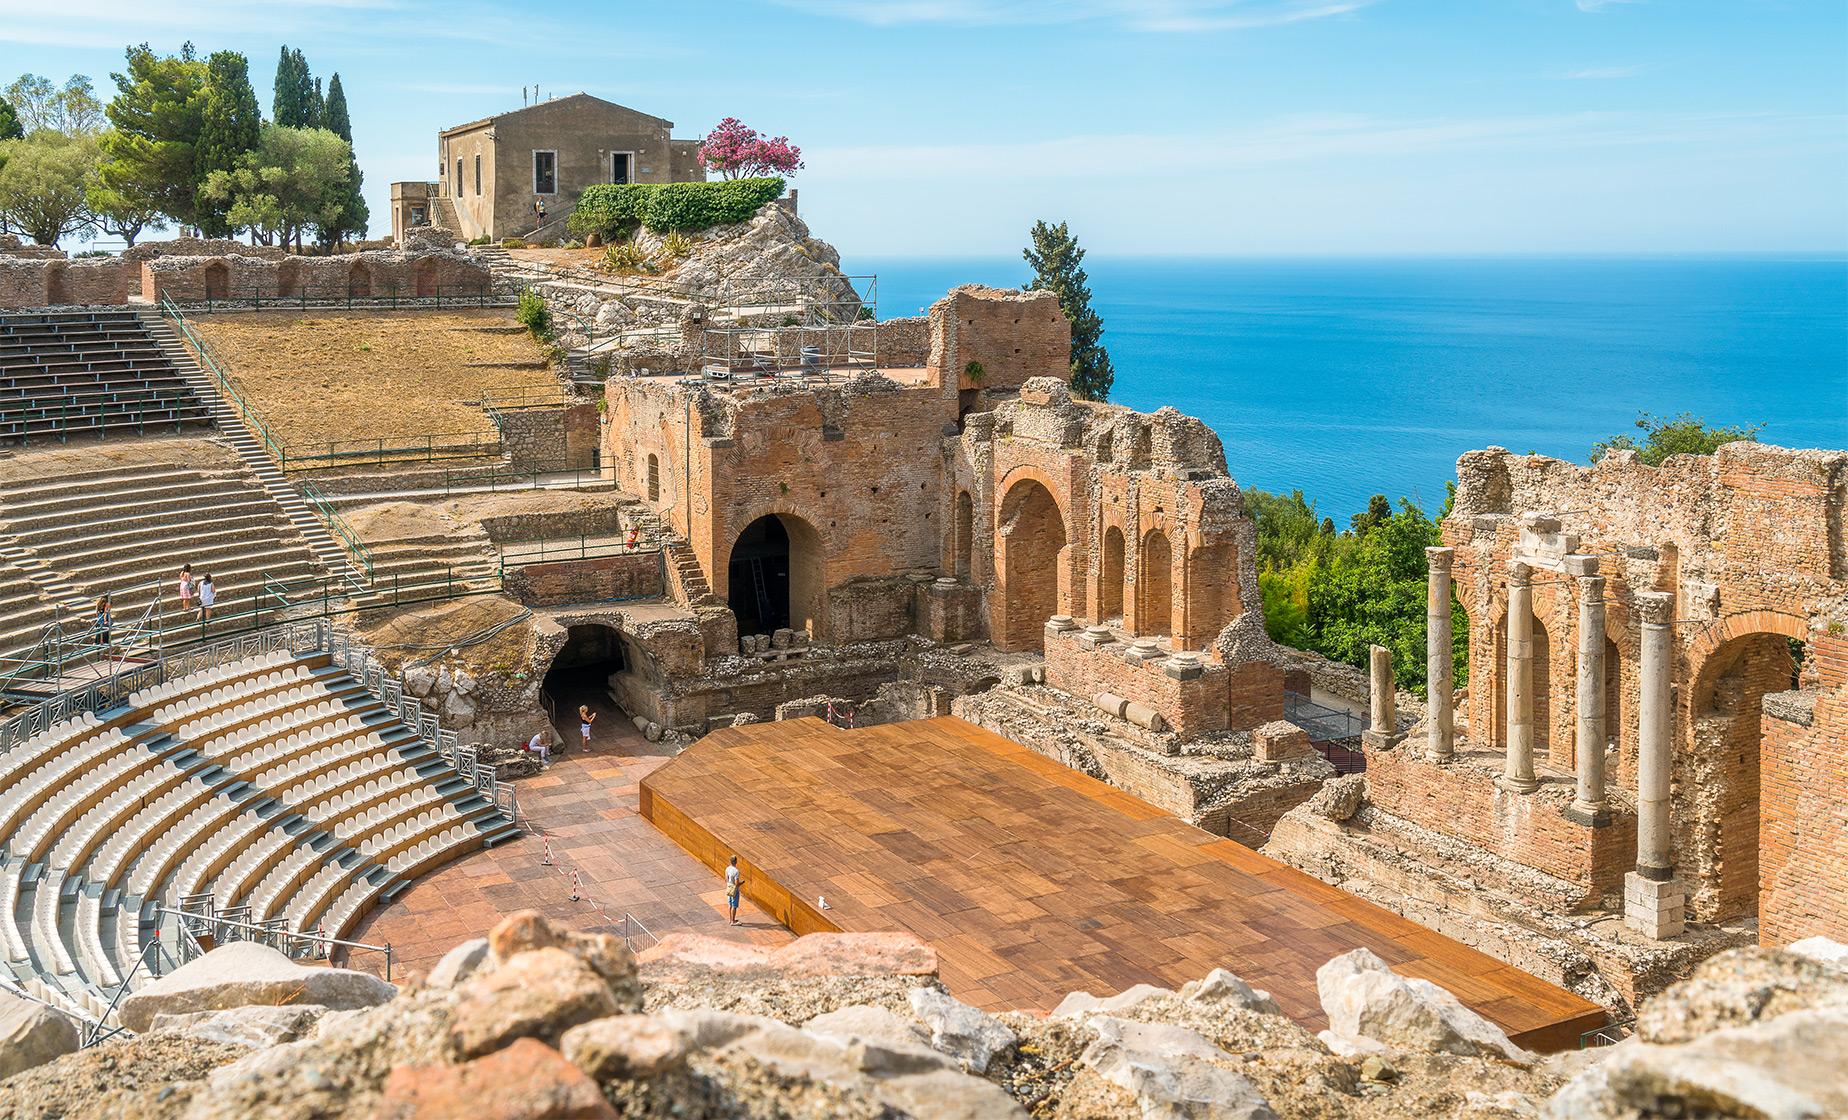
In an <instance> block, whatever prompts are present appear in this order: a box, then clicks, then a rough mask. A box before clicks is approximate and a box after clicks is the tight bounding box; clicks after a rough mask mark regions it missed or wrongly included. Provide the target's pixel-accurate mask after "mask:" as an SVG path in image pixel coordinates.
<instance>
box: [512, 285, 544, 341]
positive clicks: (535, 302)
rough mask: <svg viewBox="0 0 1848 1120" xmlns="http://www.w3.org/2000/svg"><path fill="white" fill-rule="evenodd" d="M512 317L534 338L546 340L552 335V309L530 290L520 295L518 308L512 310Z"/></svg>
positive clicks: (537, 294) (536, 293)
mask: <svg viewBox="0 0 1848 1120" xmlns="http://www.w3.org/2000/svg"><path fill="white" fill-rule="evenodd" d="M513 317H514V318H515V319H516V320H518V321H519V324H520V325H521V326H522V327H525V328H526V330H527V332H528V333H529V334H531V335H532V336H533V337H534V338H547V337H549V336H550V335H551V333H552V309H551V308H549V307H547V306H546V305H545V300H544V299H543V298H541V297H540V295H539V293H538V292H535V291H533V290H532V289H531V288H528V289H526V290H525V291H523V292H521V293H520V306H519V307H518V308H517V309H515V310H514V313H513Z"/></svg>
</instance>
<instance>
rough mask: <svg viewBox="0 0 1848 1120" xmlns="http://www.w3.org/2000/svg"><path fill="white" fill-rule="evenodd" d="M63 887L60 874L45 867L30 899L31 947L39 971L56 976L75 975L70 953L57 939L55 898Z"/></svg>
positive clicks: (55, 869)
mask: <svg viewBox="0 0 1848 1120" xmlns="http://www.w3.org/2000/svg"><path fill="white" fill-rule="evenodd" d="M63 887H64V872H62V871H60V870H58V869H57V868H55V867H48V868H46V869H45V873H44V874H43V875H41V876H39V881H38V886H37V887H36V892H37V893H35V894H34V895H33V896H32V943H33V945H34V946H35V947H36V948H37V949H38V959H39V968H40V969H49V970H51V971H52V972H55V973H57V974H58V975H60V976H64V975H68V974H69V973H72V972H76V971H77V963H76V962H75V961H73V960H72V959H71V952H70V949H69V948H68V947H67V946H66V945H65V944H64V938H62V937H59V936H58V905H59V902H60V901H61V900H60V899H59V897H58V896H59V892H60V891H62V889H63Z"/></svg>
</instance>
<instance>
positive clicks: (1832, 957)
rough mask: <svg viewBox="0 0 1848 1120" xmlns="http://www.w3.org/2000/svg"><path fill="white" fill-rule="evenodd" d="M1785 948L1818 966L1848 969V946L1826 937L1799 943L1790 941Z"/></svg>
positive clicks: (1807, 938)
mask: <svg viewBox="0 0 1848 1120" xmlns="http://www.w3.org/2000/svg"><path fill="white" fill-rule="evenodd" d="M1785 948H1786V949H1787V950H1788V951H1789V952H1792V953H1795V954H1797V955H1798V956H1799V957H1808V958H1809V959H1810V960H1813V961H1815V962H1817V963H1818V964H1826V965H1833V966H1834V967H1836V968H1842V969H1848V945H1843V944H1842V943H1841V942H1839V941H1833V940H1831V939H1829V938H1827V937H1805V938H1804V939H1803V940H1801V941H1792V942H1791V943H1790V944H1789V945H1787V946H1785Z"/></svg>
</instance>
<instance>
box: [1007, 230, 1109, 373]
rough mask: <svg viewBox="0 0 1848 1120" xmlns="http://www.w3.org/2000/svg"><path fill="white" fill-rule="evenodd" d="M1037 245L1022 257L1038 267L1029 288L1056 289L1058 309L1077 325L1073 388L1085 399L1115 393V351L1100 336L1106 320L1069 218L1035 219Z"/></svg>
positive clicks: (1073, 358) (1073, 350)
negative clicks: (1096, 307)
mask: <svg viewBox="0 0 1848 1120" xmlns="http://www.w3.org/2000/svg"><path fill="white" fill-rule="evenodd" d="M1032 236H1033V245H1032V247H1030V248H1028V249H1026V250H1024V251H1023V252H1022V253H1021V256H1023V257H1025V258H1026V261H1027V263H1028V264H1030V265H1032V266H1033V274H1034V275H1033V282H1032V283H1030V284H1028V285H1027V288H1028V290H1030V291H1044V292H1052V293H1053V294H1055V295H1057V296H1058V297H1059V308H1060V310H1062V311H1064V312H1065V317H1066V319H1068V320H1070V322H1071V325H1072V392H1074V393H1076V394H1078V395H1079V396H1080V397H1083V398H1084V399H1086V400H1092V401H1102V400H1108V399H1109V398H1110V385H1111V383H1112V382H1113V381H1115V380H1116V371H1115V370H1113V369H1112V368H1111V367H1110V353H1109V351H1107V350H1105V349H1104V347H1103V345H1102V344H1101V343H1100V342H1099V341H1098V340H1099V339H1100V338H1102V337H1103V333H1104V321H1103V319H1102V318H1100V317H1099V316H1098V314H1097V312H1095V311H1093V310H1091V289H1090V288H1089V287H1087V286H1086V284H1085V281H1086V280H1087V277H1086V276H1085V273H1084V269H1082V268H1080V267H1079V264H1080V262H1082V261H1083V260H1084V250H1083V249H1080V248H1079V247H1078V239H1077V238H1075V237H1073V236H1072V235H1071V231H1070V230H1068V229H1067V228H1066V227H1065V223H1064V222H1060V223H1059V224H1058V225H1056V226H1053V225H1047V224H1046V223H1045V222H1044V221H1039V222H1034V223H1033V233H1032Z"/></svg>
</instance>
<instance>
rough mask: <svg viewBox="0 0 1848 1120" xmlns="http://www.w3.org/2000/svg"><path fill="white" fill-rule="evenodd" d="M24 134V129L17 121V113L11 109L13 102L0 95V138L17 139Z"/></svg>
mask: <svg viewBox="0 0 1848 1120" xmlns="http://www.w3.org/2000/svg"><path fill="white" fill-rule="evenodd" d="M25 134H26V130H25V129H24V128H23V127H22V126H21V125H20V123H19V114H18V113H15V112H14V111H13V103H12V102H10V101H8V100H7V99H6V98H4V97H0V140H18V139H20V138H22V137H24V136H25Z"/></svg>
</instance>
